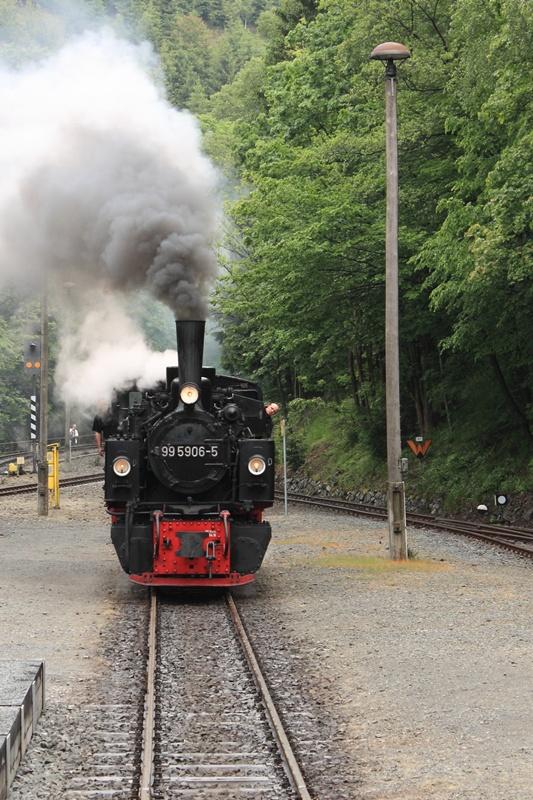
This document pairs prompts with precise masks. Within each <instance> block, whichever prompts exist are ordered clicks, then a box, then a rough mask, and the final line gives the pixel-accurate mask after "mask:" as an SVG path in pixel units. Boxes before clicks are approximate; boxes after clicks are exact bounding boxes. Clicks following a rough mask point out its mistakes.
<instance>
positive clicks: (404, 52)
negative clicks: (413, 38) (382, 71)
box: [370, 42, 411, 61]
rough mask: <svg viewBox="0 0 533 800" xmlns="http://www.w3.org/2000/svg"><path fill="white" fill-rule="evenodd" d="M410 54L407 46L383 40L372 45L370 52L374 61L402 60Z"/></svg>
mask: <svg viewBox="0 0 533 800" xmlns="http://www.w3.org/2000/svg"><path fill="white" fill-rule="evenodd" d="M410 56H411V53H410V52H409V50H408V49H407V47H406V46H405V45H404V44H400V43H399V42H383V44H378V46H377V47H374V49H373V50H372V52H371V53H370V58H373V59H374V60H375V61H402V60H403V59H405V58H409V57H410Z"/></svg>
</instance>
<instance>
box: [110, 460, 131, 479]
mask: <svg viewBox="0 0 533 800" xmlns="http://www.w3.org/2000/svg"><path fill="white" fill-rule="evenodd" d="M113 472H114V473H115V475H118V476H119V477H120V478H125V477H126V475H129V474H130V472H131V461H130V460H129V458H126V457H125V456H119V458H115V460H114V461H113Z"/></svg>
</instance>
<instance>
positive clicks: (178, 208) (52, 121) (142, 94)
mask: <svg viewBox="0 0 533 800" xmlns="http://www.w3.org/2000/svg"><path fill="white" fill-rule="evenodd" d="M156 70H157V62H156V60H155V58H154V56H153V54H152V52H151V50H150V48H149V47H148V46H147V45H141V46H135V45H132V44H130V43H128V42H125V41H122V40H120V39H118V38H117V37H116V36H115V35H114V34H113V33H111V32H100V33H98V34H96V33H88V34H85V35H84V36H82V37H81V38H79V39H77V40H76V41H74V42H72V43H70V44H67V45H66V46H65V47H63V49H62V50H60V51H59V52H58V53H56V54H55V55H53V56H51V57H49V58H48V59H46V60H44V61H42V62H40V63H38V64H32V65H29V66H26V67H24V68H23V69H21V70H20V69H19V70H17V71H13V70H10V69H7V68H1V67H0V172H1V175H2V180H1V181H0V279H3V280H2V282H4V283H5V282H12V281H13V280H15V281H18V282H22V283H23V284H25V285H31V284H34V285H35V286H36V288H38V287H39V285H40V279H41V276H42V274H43V273H46V274H47V275H48V276H49V280H50V282H51V283H52V285H53V284H54V282H55V284H56V285H60V284H61V283H62V282H67V281H68V282H71V283H73V284H74V285H75V286H76V287H77V288H76V291H77V292H85V291H87V290H88V289H89V288H94V287H95V286H99V287H101V288H107V289H108V290H109V291H116V290H119V291H126V292H127V291H131V290H134V289H137V288H140V287H147V288H148V289H149V290H150V291H151V292H152V293H153V294H154V295H155V296H156V297H157V298H158V299H160V300H162V301H163V302H165V303H166V304H167V305H168V306H170V307H171V308H172V310H173V311H174V312H175V314H176V316H177V317H179V318H182V319H187V318H196V319H199V318H205V316H206V313H207V293H208V290H209V287H210V284H211V282H212V280H213V278H214V276H215V271H216V264H215V259H214V255H213V252H212V249H211V241H212V239H213V236H214V232H215V226H216V217H217V215H216V203H215V200H214V195H215V172H214V169H213V167H212V166H211V164H210V163H209V161H208V160H207V159H206V158H205V156H204V155H203V154H202V151H201V147H200V134H199V130H198V126H197V123H196V122H195V120H194V119H193V117H192V116H191V115H190V114H188V113H187V112H183V111H177V110H176V109H174V108H172V107H171V106H170V105H169V104H168V103H167V101H166V100H165V99H164V96H163V94H162V93H161V91H160V90H159V89H158V88H157V85H156V83H155V82H154V80H153V78H152V77H151V74H152V75H153V74H155V72H156Z"/></svg>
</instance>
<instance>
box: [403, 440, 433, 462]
mask: <svg viewBox="0 0 533 800" xmlns="http://www.w3.org/2000/svg"><path fill="white" fill-rule="evenodd" d="M430 445H431V439H426V440H425V441H424V440H422V441H421V442H418V441H417V442H413V440H412V439H408V440H407V447H408V448H409V449H410V450H411V451H412V452H413V453H414V454H415V456H416V457H417V458H424V456H425V455H426V453H427V451H428V450H429V448H430Z"/></svg>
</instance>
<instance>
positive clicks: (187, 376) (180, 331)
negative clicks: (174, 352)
mask: <svg viewBox="0 0 533 800" xmlns="http://www.w3.org/2000/svg"><path fill="white" fill-rule="evenodd" d="M204 333H205V320H193V319H184V320H176V336H177V339H178V367H179V375H180V386H183V384H185V383H194V384H196V386H198V387H200V382H201V380H202V359H203V355H204Z"/></svg>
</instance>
